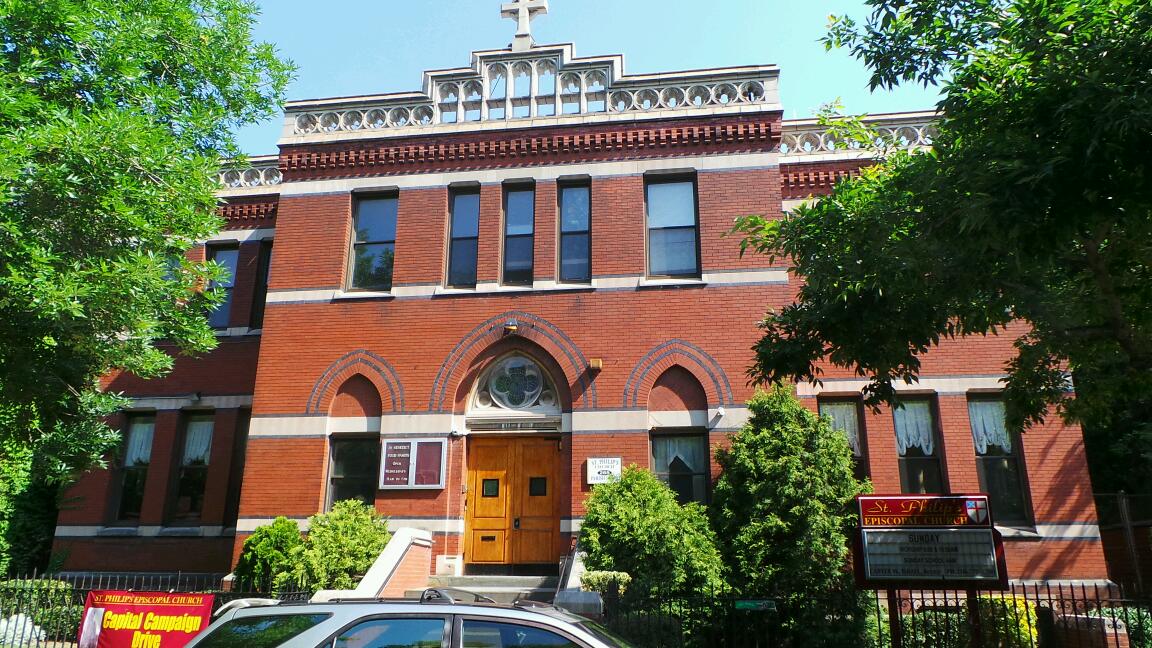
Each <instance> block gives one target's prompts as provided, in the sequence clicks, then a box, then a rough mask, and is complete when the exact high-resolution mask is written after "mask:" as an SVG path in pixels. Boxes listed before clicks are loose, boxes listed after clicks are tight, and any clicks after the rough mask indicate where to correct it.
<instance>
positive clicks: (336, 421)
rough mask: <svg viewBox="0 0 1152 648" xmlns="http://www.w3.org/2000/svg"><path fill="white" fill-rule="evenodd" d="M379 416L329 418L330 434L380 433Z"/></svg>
mask: <svg viewBox="0 0 1152 648" xmlns="http://www.w3.org/2000/svg"><path fill="white" fill-rule="evenodd" d="M379 431H380V417H379V416H329V417H328V433H329V434H347V433H350V432H379Z"/></svg>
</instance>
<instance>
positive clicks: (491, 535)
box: [465, 437, 560, 564]
mask: <svg viewBox="0 0 1152 648" xmlns="http://www.w3.org/2000/svg"><path fill="white" fill-rule="evenodd" d="M468 443H469V445H468V471H469V472H468V513H467V516H466V517H467V519H466V522H465V523H466V525H467V533H466V535H465V545H466V546H465V553H466V560H467V561H468V562H471V563H487V564H522V563H550V562H553V561H555V560H556V558H557V556H558V553H557V546H558V544H559V539H560V521H559V517H558V515H557V505H558V501H557V469H558V468H559V456H560V453H559V440H558V439H555V438H552V439H548V438H531V437H528V438H525V437H506V438H473V439H469V442H468Z"/></svg>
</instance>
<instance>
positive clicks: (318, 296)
mask: <svg viewBox="0 0 1152 648" xmlns="http://www.w3.org/2000/svg"><path fill="white" fill-rule="evenodd" d="M342 294H343V293H342V292H341V291H339V290H336V289H332V288H325V289H320V290H269V291H268V296H267V297H266V298H265V302H266V303H269V304H282V303H295V302H309V303H312V302H328V301H332V300H333V299H336V297H337V296H338V295H342ZM351 294H353V293H349V295H351ZM359 297H360V298H361V299H364V296H363V295H359Z"/></svg>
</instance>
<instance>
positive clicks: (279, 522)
mask: <svg viewBox="0 0 1152 648" xmlns="http://www.w3.org/2000/svg"><path fill="white" fill-rule="evenodd" d="M301 544H303V539H302V538H301V537H300V528H299V527H297V526H296V523H295V522H293V521H292V520H289V519H288V518H286V517H278V518H276V519H275V520H273V521H272V524H269V525H266V526H262V527H259V528H257V529H256V530H255V531H254V532H253V533H252V535H250V536H248V538H247V539H246V540H244V546H243V548H241V550H240V560H239V561H237V563H236V569H234V570H233V572H232V573H233V574H235V576H236V578H237V579H238V580H239V581H240V583H241V585H240V587H241V589H254V590H255V591H259V592H263V591H268V590H269V589H271V588H272V586H273V584H274V583H276V581H277V579H280V580H281V581H282V580H283V579H284V578H285V577H286V576H287V575H288V574H290V573H291V572H292V565H293V562H292V552H293V551H294V550H296V548H297V547H299V546H300V545H301Z"/></svg>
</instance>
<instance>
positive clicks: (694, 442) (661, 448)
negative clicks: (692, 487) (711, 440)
mask: <svg viewBox="0 0 1152 648" xmlns="http://www.w3.org/2000/svg"><path fill="white" fill-rule="evenodd" d="M707 447H708V444H707V443H706V442H704V438H703V437H699V436H658V437H654V438H653V439H652V455H653V459H655V463H656V471H657V472H660V473H666V472H668V467H669V466H671V465H672V462H673V461H674V460H675V459H676V457H680V459H681V461H683V462H684V463H685V464H686V465H687V466H688V468H689V469H691V470H692V472H693V473H702V472H704V470H705V467H706V466H707V460H708V457H707V454H708V451H707Z"/></svg>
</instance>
